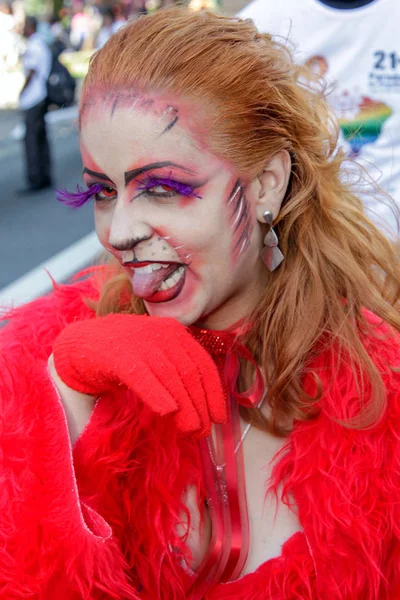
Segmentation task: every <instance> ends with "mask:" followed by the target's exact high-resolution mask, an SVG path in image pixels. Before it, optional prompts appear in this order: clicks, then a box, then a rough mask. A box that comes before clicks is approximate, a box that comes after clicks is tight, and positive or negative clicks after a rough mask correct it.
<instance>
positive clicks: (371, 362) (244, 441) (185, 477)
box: [0, 8, 400, 600]
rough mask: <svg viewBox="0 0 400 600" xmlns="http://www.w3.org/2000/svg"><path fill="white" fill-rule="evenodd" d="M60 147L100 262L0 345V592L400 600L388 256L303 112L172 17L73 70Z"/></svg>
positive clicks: (237, 40) (188, 17) (240, 37)
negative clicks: (76, 168) (75, 161)
mask: <svg viewBox="0 0 400 600" xmlns="http://www.w3.org/2000/svg"><path fill="white" fill-rule="evenodd" d="M313 89H314V88H313ZM80 142H81V151H82V159H83V178H84V182H85V185H86V189H85V190H81V189H78V191H77V192H76V193H74V194H70V193H67V192H63V193H61V194H60V197H61V200H62V201H64V202H65V203H67V204H70V205H73V206H79V205H81V204H83V203H85V202H87V201H89V200H90V199H91V198H93V199H94V212H95V224H96V231H97V234H98V236H99V239H100V240H101V242H102V244H103V245H104V247H105V249H106V250H107V251H108V252H109V253H110V254H111V255H112V256H113V262H112V266H111V267H108V268H104V269H100V270H99V271H96V270H93V271H89V272H88V273H86V278H83V280H82V279H81V280H80V281H77V282H75V283H74V284H72V285H69V286H55V289H54V293H53V294H52V295H51V296H49V297H46V298H43V299H39V300H37V301H36V302H34V303H32V304H31V305H28V306H27V307H25V308H22V309H21V310H17V311H15V313H14V314H12V315H9V323H8V325H7V327H6V328H5V329H4V330H3V331H2V344H3V346H2V355H1V356H2V358H1V360H2V363H3V368H2V373H3V379H2V382H1V386H2V402H3V415H4V425H3V430H4V435H3V439H2V457H3V459H4V471H3V473H4V474H3V475H2V477H3V485H2V488H1V494H0V497H1V500H2V504H1V507H2V512H1V514H2V520H3V525H2V527H1V533H2V544H1V549H0V553H1V557H2V558H1V561H0V565H1V567H0V568H1V571H0V573H1V576H0V581H1V584H2V588H1V589H2V592H3V596H2V597H4V598H17V597H18V598H41V599H45V600H47V599H48V598H52V599H53V598H57V599H58V598H65V599H68V600H69V599H75V598H91V599H92V598H118V599H128V598H129V599H132V598H151V599H158V598H160V599H168V600H170V599H173V600H178V599H183V598H197V599H199V598H205V599H207V600H220V599H223V598H235V599H240V598H242V599H243V600H244V599H252V600H253V599H254V600H255V599H260V600H261V599H262V600H265V599H271V598H273V599H274V600H276V599H279V598H281V599H290V600H293V599H302V600H304V599H308V598H310V599H311V598H312V599H316V598H318V599H324V598H329V600H335V599H350V598H351V599H354V598H363V599H365V600H372V599H378V598H379V599H383V598H385V599H386V598H391V599H394V598H398V597H399V595H400V566H399V564H400V561H399V558H400V539H399V538H400V530H399V523H400V519H399V517H400V514H399V511H400V501H399V500H400V440H399V435H398V431H399V427H400V407H399V375H398V366H399V362H400V361H399V354H400V350H399V337H398V331H399V329H400V316H399V312H398V308H399V300H398V298H399V292H400V277H399V269H398V259H397V255H396V252H395V249H394V247H392V246H391V244H390V243H389V242H388V241H387V240H386V239H385V238H384V237H383V236H382V235H381V234H380V233H379V231H378V230H377V229H376V228H375V227H374V226H373V224H372V223H371V222H370V221H369V220H368V219H367V218H366V217H365V215H364V213H363V212H362V205H361V202H360V201H359V200H358V199H357V198H356V197H355V196H353V195H352V193H351V190H350V189H349V188H348V187H347V185H346V184H345V183H344V182H343V178H342V177H341V156H340V154H336V153H335V146H336V135H335V133H334V132H332V127H331V125H330V121H329V115H328V112H327V107H326V104H325V102H324V100H323V99H322V97H321V95H319V94H317V92H316V91H315V89H314V91H312V90H311V89H309V88H308V87H307V86H306V84H305V79H304V77H302V73H301V72H299V71H298V70H296V68H295V67H294V66H293V63H292V62H291V58H290V56H289V55H288V54H287V52H286V51H285V50H284V49H283V48H282V47H281V46H280V45H279V44H277V43H275V42H273V41H272V40H271V38H270V36H268V35H259V34H258V33H257V31H256V30H255V28H254V26H253V25H252V23H251V22H248V21H240V20H237V19H228V18H223V17H217V16H214V15H211V14H203V13H202V14H193V13H190V12H188V11H185V10H182V9H175V8H172V9H168V10H165V11H160V12H158V13H156V14H153V15H151V16H146V17H143V18H141V19H139V20H138V21H135V22H132V23H129V24H128V25H127V26H126V27H125V28H124V29H122V30H121V31H119V32H118V33H117V34H116V35H115V36H113V37H112V38H111V39H110V41H109V42H108V43H107V44H106V45H105V46H104V48H103V49H102V50H101V51H99V52H98V53H97V54H96V55H95V57H94V58H93V60H92V61H91V64H90V69H89V73H88V76H87V78H86V81H85V84H84V88H83V92H82V99H81V106H80ZM49 357H50V358H49ZM47 363H48V371H47ZM71 444H72V450H71Z"/></svg>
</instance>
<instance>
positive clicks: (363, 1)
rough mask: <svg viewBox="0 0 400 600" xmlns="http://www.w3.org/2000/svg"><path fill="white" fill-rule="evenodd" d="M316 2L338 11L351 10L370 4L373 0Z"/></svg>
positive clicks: (325, 0) (327, 0) (326, 0)
mask: <svg viewBox="0 0 400 600" xmlns="http://www.w3.org/2000/svg"><path fill="white" fill-rule="evenodd" d="M318 2H320V3H321V4H325V5H326V6H329V7H330V8H337V9H338V10H346V9H347V10H351V9H354V8H361V7H362V6H367V4H372V2H375V0H318Z"/></svg>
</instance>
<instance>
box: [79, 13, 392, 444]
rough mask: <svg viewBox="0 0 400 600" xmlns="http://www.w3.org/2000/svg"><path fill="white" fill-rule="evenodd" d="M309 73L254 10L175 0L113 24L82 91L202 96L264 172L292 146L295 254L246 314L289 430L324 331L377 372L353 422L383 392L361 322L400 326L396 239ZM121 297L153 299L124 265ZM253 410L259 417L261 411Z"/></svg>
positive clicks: (103, 305)
mask: <svg viewBox="0 0 400 600" xmlns="http://www.w3.org/2000/svg"><path fill="white" fill-rule="evenodd" d="M304 75H305V71H304V70H302V69H301V68H299V67H297V66H296V65H295V64H294V62H293V60H292V57H291V55H290V53H289V51H288V50H287V49H286V48H285V47H284V46H283V45H281V44H280V43H278V42H276V41H274V40H273V39H272V38H271V36H269V35H267V34H263V35H261V34H259V33H258V32H257V30H256V28H255V26H254V24H253V23H252V22H251V21H250V20H245V21H243V20H240V19H238V18H227V17H221V16H216V15H214V14H209V13H203V12H202V13H192V12H190V11H189V10H186V9H182V8H168V9H164V10H160V11H158V12H156V13H154V14H152V15H150V16H145V17H142V18H139V19H138V20H136V21H131V22H130V23H128V24H127V25H126V26H125V27H124V28H122V29H121V30H120V31H119V32H118V33H116V34H115V35H114V36H112V37H111V39H110V40H109V41H108V42H107V44H106V45H105V46H104V47H103V48H102V49H101V50H100V51H98V52H97V53H96V54H95V55H94V57H93V58H92V60H91V63H90V68H89V72H88V75H87V78H86V80H85V83H84V87H83V94H82V103H83V104H84V103H85V102H86V101H87V99H88V98H89V96H90V92H91V90H93V88H96V87H97V86H99V87H104V88H105V89H107V90H111V91H112V90H115V89H118V88H123V89H125V90H127V89H128V90H129V89H133V88H135V89H136V88H138V89H140V90H143V91H144V92H145V93H158V92H162V93H163V94H171V95H173V96H175V97H176V96H179V97H182V98H183V99H188V100H189V101H192V102H194V103H197V105H198V106H199V107H200V108H202V107H203V108H204V112H205V109H207V112H206V114H207V119H208V128H209V131H208V136H207V144H208V146H209V148H210V149H211V151H212V152H214V154H216V155H217V156H219V157H222V158H224V159H225V160H227V161H229V162H230V163H233V164H234V165H235V166H236V167H237V169H238V172H239V174H240V176H241V177H242V178H243V179H247V180H250V179H251V178H252V177H254V176H256V175H257V174H258V173H259V172H261V170H262V168H263V166H265V164H266V163H267V162H268V160H269V159H270V158H271V157H272V156H273V155H274V154H276V153H277V152H278V151H280V150H288V151H289V152H291V153H292V154H294V153H295V161H294V163H293V168H292V177H291V182H290V184H289V189H288V193H287V196H286V199H285V202H284V205H283V207H282V210H281V212H280V214H279V215H278V218H277V221H276V224H275V227H276V231H277V234H278V237H279V241H280V248H281V250H282V252H283V254H284V256H285V261H284V262H283V263H282V265H281V266H280V267H279V269H277V270H276V271H275V272H273V273H272V274H271V275H270V277H269V281H268V284H267V286H266V288H265V292H264V295H263V297H262V298H261V299H260V301H259V302H258V303H257V305H256V308H255V310H254V313H253V314H252V315H248V317H249V319H250V322H251V323H252V328H251V331H250V334H249V336H248V339H247V343H248V344H249V346H250V347H251V349H252V350H253V352H254V353H255V355H256V357H257V359H258V360H259V362H260V364H261V365H262V366H263V367H264V369H265V372H266V376H267V382H268V387H269V402H270V406H271V419H270V421H269V423H268V424H267V423H265V422H264V425H266V426H268V427H270V428H271V429H272V430H273V431H274V432H275V433H278V434H279V433H283V431H284V426H283V423H284V420H285V418H286V417H287V416H290V417H292V418H293V417H294V418H297V419H304V418H311V417H312V415H313V414H315V411H314V410H311V409H310V407H311V406H314V408H315V407H316V405H317V403H316V402H315V400H316V399H318V398H319V397H320V396H321V393H322V391H321V390H319V393H318V394H317V395H316V397H315V398H313V399H311V398H310V397H309V396H307V394H306V393H305V392H304V390H303V387H302V377H303V374H304V369H305V367H306V366H307V365H308V364H309V361H310V360H311V359H312V358H313V357H314V356H315V354H317V353H318V351H319V349H321V342H322V341H324V343H325V342H326V340H328V343H329V344H330V345H331V346H332V347H333V346H335V347H336V350H337V352H338V354H342V355H343V356H344V355H346V356H347V357H348V358H349V359H350V360H351V361H352V363H353V370H354V374H355V377H357V379H358V381H359V384H360V391H361V392H362V390H363V389H364V388H365V376H366V377H367V379H368V381H369V383H370V385H369V386H368V389H370V390H371V392H370V393H369V394H368V396H369V400H370V402H369V403H365V406H363V407H361V406H360V410H361V408H362V410H361V412H360V415H358V418H357V419H356V420H353V421H348V424H349V425H356V424H357V425H360V424H362V425H369V424H370V423H371V422H373V420H374V419H375V418H376V417H377V416H378V415H379V414H381V412H382V408H383V407H384V404H385V395H384V388H383V385H382V381H381V377H380V374H379V372H378V370H377V368H376V366H375V365H374V363H373V362H372V360H371V358H370V357H369V355H368V353H367V351H366V350H365V348H364V345H363V343H362V335H361V329H362V328H363V327H364V328H366V327H368V325H367V322H366V320H365V318H364V316H363V311H362V307H365V308H368V309H370V310H371V311H372V312H374V313H375V314H376V315H378V316H379V317H381V318H382V319H383V320H385V321H387V322H388V323H389V324H390V325H391V326H392V327H394V328H395V329H397V330H400V317H399V293H400V275H399V262H398V255H397V250H396V248H395V247H394V246H393V245H392V244H391V243H390V242H389V241H388V240H387V239H386V238H385V237H384V236H383V235H382V233H380V232H379V231H378V229H377V228H376V227H375V226H374V225H373V224H372V222H371V221H370V220H369V219H368V218H367V217H366V216H365V213H364V211H363V205H362V202H361V201H360V199H359V198H357V197H356V196H355V195H354V194H353V193H352V191H351V189H350V187H349V186H348V185H347V184H346V183H345V182H344V180H343V177H341V170H342V167H343V165H342V159H343V156H342V155H341V153H340V152H338V153H337V152H336V151H335V149H336V144H337V130H336V128H335V127H334V126H333V123H332V119H331V115H330V112H329V109H328V105H327V103H326V101H325V100H324V97H323V93H322V92H321V91H317V89H316V87H315V85H313V86H308V85H307V84H306V80H305V77H304ZM121 291H122V292H124V293H123V294H122V296H121ZM122 297H124V299H125V300H124V301H121V298H122ZM120 310H123V311H130V312H143V311H144V307H143V303H142V302H141V301H140V300H138V299H137V298H134V297H133V296H132V290H131V288H130V284H129V281H128V279H127V278H126V277H125V276H124V275H123V274H118V275H117V276H116V277H115V278H113V279H111V280H109V281H107V282H106V283H105V284H104V288H103V290H102V295H101V299H100V301H99V303H98V305H97V312H98V314H100V315H102V314H105V313H107V312H110V311H120ZM360 374H363V375H360ZM365 389H366V388H365ZM362 404H364V403H363V402H360V405H362ZM359 417H360V418H359ZM247 418H252V419H253V420H255V421H256V422H257V421H258V423H260V415H259V414H258V415H257V414H256V413H251V412H249V413H247Z"/></svg>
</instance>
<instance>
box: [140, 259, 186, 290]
mask: <svg viewBox="0 0 400 600" xmlns="http://www.w3.org/2000/svg"><path fill="white" fill-rule="evenodd" d="M178 266H179V265H176V264H171V265H169V266H168V267H167V268H166V269H165V268H161V269H157V270H156V271H152V272H151V273H140V272H137V271H136V270H135V269H134V270H133V279H132V289H133V293H134V294H135V296H138V297H139V298H149V297H150V296H152V295H153V294H154V293H155V292H156V291H157V290H158V288H159V287H160V285H161V283H162V282H163V281H164V279H167V278H168V277H169V275H171V273H173V272H174V271H175V270H176V269H177V267H178Z"/></svg>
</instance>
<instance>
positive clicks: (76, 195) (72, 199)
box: [56, 183, 103, 208]
mask: <svg viewBox="0 0 400 600" xmlns="http://www.w3.org/2000/svg"><path fill="white" fill-rule="evenodd" d="M102 189H103V186H102V185H101V184H100V183H95V184H94V185H91V186H90V187H88V188H87V189H86V190H83V189H81V188H80V187H79V185H77V186H76V192H68V191H67V190H56V196H57V200H58V201H59V202H61V204H64V206H71V207H72V208H79V207H80V206H83V205H84V204H86V202H89V200H91V198H93V196H95V195H96V194H98V193H99V192H101V190H102Z"/></svg>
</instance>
